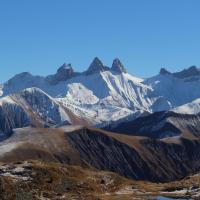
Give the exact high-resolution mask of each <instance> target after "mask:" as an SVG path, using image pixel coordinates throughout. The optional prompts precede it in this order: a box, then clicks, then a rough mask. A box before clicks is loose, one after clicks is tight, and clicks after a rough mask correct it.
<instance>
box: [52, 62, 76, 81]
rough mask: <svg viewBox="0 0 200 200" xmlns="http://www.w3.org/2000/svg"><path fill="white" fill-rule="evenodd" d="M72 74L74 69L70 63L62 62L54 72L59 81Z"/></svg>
mask: <svg viewBox="0 0 200 200" xmlns="http://www.w3.org/2000/svg"><path fill="white" fill-rule="evenodd" d="M73 74H74V70H73V68H72V65H71V64H66V63H64V64H63V65H62V66H61V67H59V68H58V70H57V73H56V78H57V80H59V81H65V80H67V79H68V78H70V77H71V76H72V75H73Z"/></svg>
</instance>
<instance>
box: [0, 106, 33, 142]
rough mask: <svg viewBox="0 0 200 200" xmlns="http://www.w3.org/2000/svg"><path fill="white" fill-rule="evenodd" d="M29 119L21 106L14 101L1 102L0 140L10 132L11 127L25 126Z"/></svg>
mask: <svg viewBox="0 0 200 200" xmlns="http://www.w3.org/2000/svg"><path fill="white" fill-rule="evenodd" d="M29 124H30V120H29V118H28V116H27V114H26V112H25V111H24V110H23V108H22V107H21V106H19V105H17V104H15V103H8V102H3V103H2V104H1V105H0V140H4V139H6V138H7V137H9V136H10V135H11V134H12V129H14V128H20V127H25V126H28V125H29Z"/></svg>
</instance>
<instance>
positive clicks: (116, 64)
mask: <svg viewBox="0 0 200 200" xmlns="http://www.w3.org/2000/svg"><path fill="white" fill-rule="evenodd" d="M111 69H112V70H113V71H116V72H119V73H126V72H127V71H126V69H125V67H124V65H123V64H122V62H121V61H120V60H119V58H115V59H114V60H113V63H112V68H111Z"/></svg>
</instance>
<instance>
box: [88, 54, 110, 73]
mask: <svg viewBox="0 0 200 200" xmlns="http://www.w3.org/2000/svg"><path fill="white" fill-rule="evenodd" d="M108 69H109V68H108V67H106V66H104V65H103V63H102V62H101V60H100V59H99V58H97V57H95V58H94V60H93V61H92V63H91V64H90V66H89V68H88V70H87V71H86V74H93V73H95V72H100V71H106V70H108Z"/></svg>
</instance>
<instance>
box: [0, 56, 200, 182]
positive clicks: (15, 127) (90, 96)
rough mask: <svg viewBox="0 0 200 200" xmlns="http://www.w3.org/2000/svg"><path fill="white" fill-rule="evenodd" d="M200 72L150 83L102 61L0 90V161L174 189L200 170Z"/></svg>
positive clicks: (22, 78) (24, 77) (25, 76)
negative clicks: (69, 168) (71, 168)
mask: <svg viewBox="0 0 200 200" xmlns="http://www.w3.org/2000/svg"><path fill="white" fill-rule="evenodd" d="M199 85H200V69H199V68H198V67H195V66H192V67H189V68H187V69H184V70H182V71H180V72H174V73H172V72H169V71H167V70H166V69H164V68H161V70H160V72H159V73H158V74H157V75H155V76H153V77H150V78H138V77H135V76H132V75H130V74H129V73H128V71H127V70H126V68H125V67H124V65H123V64H122V62H121V61H120V60H119V59H118V58H117V59H114V61H113V63H112V66H111V67H108V66H105V65H104V64H103V63H102V62H101V61H100V60H99V59H98V58H97V57H96V58H94V60H93V61H92V63H91V64H90V65H89V67H88V69H87V70H85V71H83V72H76V71H75V70H74V69H73V67H72V65H71V64H63V65H62V66H61V67H59V68H58V70H57V72H56V73H55V74H52V75H48V76H46V77H43V76H35V75H32V74H31V73H28V72H23V73H20V74H17V75H15V76H14V77H12V78H11V79H9V80H8V81H7V82H5V83H2V84H1V85H0V161H1V162H17V161H26V160H43V161H46V162H59V163H66V164H70V165H78V166H81V167H86V168H95V169H98V170H106V171H112V172H115V173H118V174H119V175H121V176H125V177H127V178H130V179H134V180H146V181H152V182H169V181H174V180H179V179H181V178H184V177H186V176H188V175H190V174H192V173H196V172H198V171H199V170H200V154H199V150H200V89H199Z"/></svg>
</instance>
